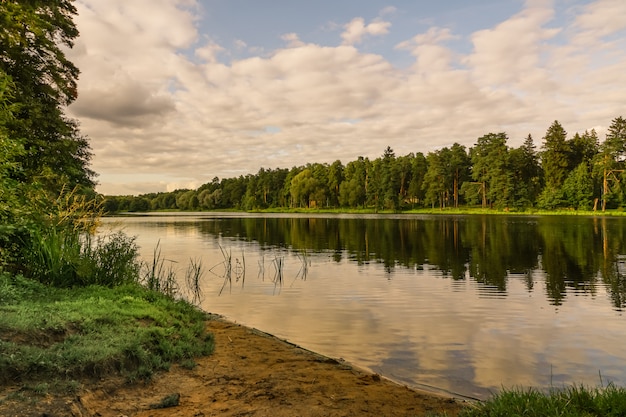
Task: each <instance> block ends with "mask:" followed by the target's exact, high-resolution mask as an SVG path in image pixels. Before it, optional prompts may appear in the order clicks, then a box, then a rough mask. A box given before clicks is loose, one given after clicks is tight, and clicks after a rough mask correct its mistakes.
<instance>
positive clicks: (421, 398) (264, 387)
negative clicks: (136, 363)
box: [0, 317, 467, 417]
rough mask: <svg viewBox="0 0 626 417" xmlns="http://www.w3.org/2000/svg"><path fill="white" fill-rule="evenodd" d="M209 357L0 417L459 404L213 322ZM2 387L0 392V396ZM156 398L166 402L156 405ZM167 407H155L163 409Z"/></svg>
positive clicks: (402, 410)
mask: <svg viewBox="0 0 626 417" xmlns="http://www.w3.org/2000/svg"><path fill="white" fill-rule="evenodd" d="M207 327H208V329H209V331H210V332H212V333H213V334H214V335H215V353H214V354H213V355H211V356H209V357H205V358H200V359H198V360H197V363H198V366H197V367H195V368H194V369H192V370H188V369H182V368H180V367H178V366H175V367H172V369H171V370H170V371H169V372H165V373H162V374H159V375H157V376H155V377H154V378H153V379H152V380H151V381H150V382H149V383H137V384H126V383H125V382H124V381H122V380H118V379H107V380H102V381H99V382H94V383H89V384H85V386H84V388H83V389H82V390H81V393H80V394H79V395H78V396H77V395H69V394H68V395H50V394H49V395H47V396H46V397H44V398H40V399H39V400H38V401H36V402H33V401H28V400H24V399H20V400H5V401H2V402H1V403H0V415H2V416H29V415H32V416H41V415H46V416H74V417H84V416H90V417H91V416H100V417H120V416H143V417H148V416H152V417H157V416H174V417H176V416H179V417H192V416H193V417H200V416H273V417H280V416H423V415H432V414H433V413H436V412H440V413H444V412H445V413H447V415H448V416H456V414H457V413H458V411H459V410H460V409H461V408H462V407H464V406H466V405H467V404H466V403H463V402H462V401H459V400H455V399H452V398H447V397H443V396H439V395H437V394H433V393H428V392H420V391H416V390H412V389H409V388H407V387H405V386H402V385H399V384H396V383H394V382H391V381H389V380H387V379H385V378H382V377H380V376H379V375H376V374H371V373H368V372H365V371H363V370H360V369H358V368H356V367H354V366H351V365H349V364H346V363H343V362H340V361H336V360H334V359H331V358H328V357H325V356H321V355H318V354H316V353H313V352H310V351H308V350H305V349H302V348H300V347H298V346H294V345H293V344H290V343H287V342H285V341H283V340H280V339H278V338H275V337H273V336H271V335H268V334H266V333H263V332H260V331H258V330H254V329H250V328H247V327H244V326H240V325H238V324H235V323H232V322H229V321H227V320H224V319H222V318H219V317H215V318H214V319H212V320H209V321H207ZM9 389H10V387H5V388H1V390H2V391H3V392H0V398H5V397H6V395H7V392H8V390H9ZM164 399H166V400H165V401H164ZM166 405H169V406H168V407H167V408H155V407H158V406H166Z"/></svg>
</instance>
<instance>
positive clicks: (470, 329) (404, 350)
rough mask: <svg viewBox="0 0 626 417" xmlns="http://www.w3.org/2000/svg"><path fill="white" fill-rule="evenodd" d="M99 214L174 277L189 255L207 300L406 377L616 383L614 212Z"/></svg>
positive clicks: (481, 390)
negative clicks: (157, 256)
mask: <svg viewBox="0 0 626 417" xmlns="http://www.w3.org/2000/svg"><path fill="white" fill-rule="evenodd" d="M110 227H116V228H120V227H121V228H123V229H124V230H125V231H126V232H127V233H128V234H130V235H136V236H137V243H138V244H139V245H140V247H141V253H142V257H143V258H144V259H145V260H147V261H151V260H152V258H153V254H154V248H155V247H156V245H157V243H159V245H160V248H161V254H162V257H164V258H166V259H167V260H168V261H167V264H168V265H171V266H172V267H173V268H174V269H176V270H178V271H179V273H180V276H181V277H182V276H184V271H185V269H186V267H187V265H188V264H189V260H190V259H201V260H202V263H203V265H204V268H205V273H204V276H203V278H202V291H203V296H202V301H201V306H202V308H204V309H205V310H207V311H209V312H213V313H218V314H222V315H224V316H226V317H227V318H229V319H231V320H234V321H237V322H239V323H242V324H245V325H248V326H252V327H256V328H259V329H261V330H264V331H266V332H269V333H272V334H274V335H276V336H279V337H281V338H284V339H287V340H289V341H291V342H293V343H296V344H298V345H301V346H303V347H305V348H308V349H311V350H314V351H317V352H320V353H322V354H326V355H329V356H332V357H337V358H343V359H345V360H347V361H349V362H351V363H353V364H355V365H358V366H361V367H364V368H367V369H370V370H372V371H374V372H378V373H380V374H381V375H384V376H387V377H389V378H391V379H394V380H396V381H399V382H402V383H405V384H408V385H411V386H415V387H418V388H432V389H436V390H442V391H448V392H451V393H455V394H459V395H464V396H470V397H477V398H486V397H488V396H489V395H490V394H491V393H493V392H495V391H497V390H499V389H500V388H501V387H503V386H505V387H514V386H515V387H517V386H535V387H544V388H548V387H550V386H557V387H560V386H563V385H567V384H571V383H584V384H588V385H591V386H597V385H599V384H601V383H603V384H606V383H608V382H609V381H612V382H614V383H616V384H618V385H621V386H623V385H626V349H624V346H623V343H624V340H626V318H625V317H624V316H623V310H624V308H625V307H626V266H625V262H626V219H613V218H608V219H602V218H581V217H513V216H511V217H509V216H485V217H481V216H407V215H403V216H385V217H383V216H348V215H341V216H297V215H245V214H215V213H212V214H206V213H203V214H195V215H184V216H181V215H158V216H157V215H150V216H141V217H140V216H137V217H124V218H108V219H106V222H105V225H104V230H106V229H108V228H110ZM229 257H230V262H227V261H226V259H228V258H229ZM227 265H230V279H228V277H229V275H228V274H229V272H228V269H227Z"/></svg>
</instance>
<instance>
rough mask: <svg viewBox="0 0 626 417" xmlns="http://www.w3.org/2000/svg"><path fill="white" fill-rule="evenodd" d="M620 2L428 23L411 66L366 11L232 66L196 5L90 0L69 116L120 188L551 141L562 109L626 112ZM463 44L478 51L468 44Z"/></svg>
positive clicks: (108, 182)
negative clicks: (337, 29) (397, 61)
mask: <svg viewBox="0 0 626 417" xmlns="http://www.w3.org/2000/svg"><path fill="white" fill-rule="evenodd" d="M621 4H622V3H621V1H617V2H611V1H609V0H599V1H596V2H592V3H589V4H585V5H584V6H582V7H581V6H576V7H573V8H571V9H569V10H568V11H567V13H566V14H565V16H566V17H567V19H566V21H565V22H563V23H562V24H560V25H557V24H556V22H557V21H560V20H558V19H555V13H556V12H555V10H554V9H553V8H552V7H551V6H550V4H549V3H545V2H538V3H533V2H528V3H526V4H525V6H524V7H523V9H522V10H520V11H518V12H514V13H512V15H511V17H510V18H508V19H506V20H504V21H502V22H500V23H499V24H497V25H494V26H493V27H489V28H485V29H484V30H480V31H476V32H474V33H472V34H471V36H469V37H468V38H466V39H461V38H460V37H459V36H458V35H457V34H455V33H454V31H453V30H452V29H451V28H447V27H437V26H433V27H430V28H428V27H427V28H423V29H422V30H419V31H417V30H416V31H415V32H413V33H409V34H408V35H407V36H406V38H405V39H406V40H404V41H398V42H396V46H395V51H394V53H395V54H406V56H407V59H411V60H413V62H412V64H413V65H410V66H408V67H403V68H398V67H395V66H394V65H393V64H392V62H391V61H390V59H389V58H387V57H386V56H383V55H380V54H374V53H366V52H364V51H361V50H360V49H359V48H358V45H359V42H362V41H363V40H364V39H366V38H367V37H368V36H379V35H385V34H387V33H388V32H389V30H390V24H389V23H388V22H384V21H382V20H378V21H377V20H374V21H372V22H370V23H369V24H367V25H366V24H365V21H364V20H363V19H362V18H356V19H353V20H352V21H351V22H350V23H349V24H348V25H346V26H345V27H344V29H345V32H344V33H343V40H344V43H343V44H341V45H334V46H333V45H330V46H329V45H319V44H314V43H305V42H302V41H301V40H300V36H299V34H298V33H294V32H291V33H286V34H283V35H282V36H281V39H282V40H283V42H284V46H281V47H279V48H278V49H276V50H274V51H271V52H267V51H264V52H263V53H259V54H254V53H252V52H251V50H250V48H248V51H247V54H248V56H249V57H246V58H245V59H235V58H233V59H231V61H230V62H228V63H225V62H221V61H220V59H218V57H221V56H230V57H232V56H233V54H231V52H233V51H231V50H228V48H226V47H225V46H224V45H219V44H217V43H216V42H215V41H213V40H212V39H219V37H218V36H217V34H211V33H205V34H202V35H199V34H198V31H197V29H196V25H197V21H196V19H197V18H196V16H197V14H198V9H197V8H196V7H195V5H194V4H193V3H192V2H189V1H185V2H184V3H179V2H176V1H174V0H169V1H166V0H159V4H158V7H156V6H154V7H153V6H152V5H153V2H152V1H150V2H148V1H143V2H142V1H140V0H136V2H135V1H133V2H127V1H121V0H111V1H107V2H102V1H98V0H80V1H78V2H77V7H78V9H79V16H78V18H77V24H78V27H79V30H80V31H81V37H80V38H79V40H78V42H77V43H76V47H75V48H74V49H73V50H72V51H70V53H69V56H70V59H72V61H74V62H75V63H76V65H77V66H78V67H79V68H80V69H81V71H82V73H81V77H80V80H79V99H78V100H77V101H76V103H75V104H73V105H72V106H70V108H69V112H70V115H72V116H74V117H77V118H79V121H80V123H81V130H82V132H83V133H84V134H85V135H87V136H88V137H89V138H90V139H91V145H92V148H93V151H94V158H93V169H94V170H95V171H96V172H98V173H99V174H100V176H99V180H100V181H101V182H102V184H101V186H100V187H99V190H100V191H101V192H106V193H111V194H114V193H117V191H116V190H118V189H122V188H123V189H125V190H130V189H132V190H140V189H143V190H145V191H146V192H148V191H158V190H165V189H168V188H169V189H172V187H174V188H176V187H178V186H180V185H181V184H202V183H205V182H208V181H210V180H211V179H212V178H213V177H215V176H218V177H220V178H225V177H232V176H239V175H246V174H248V173H254V172H257V171H258V169H259V168H261V167H264V168H276V167H287V168H288V167H292V166H294V165H302V164H306V163H308V162H332V161H334V160H336V159H340V160H342V161H343V162H344V163H347V162H349V161H351V160H354V159H356V158H357V157H358V156H367V157H371V158H375V157H378V156H380V155H381V154H382V152H383V151H384V149H385V148H386V146H391V147H392V148H393V149H394V150H395V152H396V154H397V155H403V154H406V153H409V152H424V153H427V152H429V151H431V150H434V149H437V148H440V147H442V146H449V145H451V144H452V143H454V142H459V143H462V144H464V145H465V146H467V147H470V146H472V145H473V144H474V143H475V141H476V139H477V138H478V137H480V136H482V135H484V134H485V133H489V132H499V131H503V130H504V131H506V132H507V133H508V134H509V137H510V138H511V145H512V146H516V145H519V144H520V143H521V141H522V140H523V139H524V138H525V137H526V136H527V135H528V133H532V135H533V137H535V138H536V139H535V140H536V145H538V146H540V138H541V137H542V136H543V135H544V134H545V131H546V130H547V128H548V127H549V125H550V124H551V123H552V121H554V120H555V119H557V120H559V121H560V122H561V123H562V124H563V126H564V127H565V128H566V130H567V131H568V132H570V134H573V133H575V132H576V131H584V130H585V129H588V128H591V127H597V126H598V125H599V124H600V125H602V124H603V123H604V124H607V125H608V124H609V123H610V121H611V120H612V119H613V118H614V117H617V116H619V115H620V111H623V98H624V97H626V85H625V84H624V83H623V81H622V79H623V68H625V67H626V57H625V54H624V53H623V51H624V50H625V49H626V45H624V40H625V36H624V34H623V27H624V26H623V24H622V23H620V22H619V21H617V20H615V19H612V18H610V16H608V15H606V13H607V12H605V11H604V10H605V8H607V10H610V11H611V13H619V12H621V10H622V9H621V7H623V6H621ZM625 4H626V3H625ZM603 18H607V19H608V20H607V22H608V23H607V26H608V27H610V28H611V29H610V30H609V29H607V28H605V27H604V26H603V25H602V23H601V22H602V19H603ZM164 22H167V24H165V23H164ZM459 42H468V44H469V46H470V48H468V49H465V50H459V49H454V47H455V46H456V44H458V43H459ZM589 42H595V43H596V44H597V47H595V48H590V47H589V45H590V43H589ZM231 46H232V47H234V45H232V44H231ZM598 57H601V58H602V59H598ZM346 121H350V122H346ZM268 126H271V127H272V128H271V129H268ZM600 127H602V126H600ZM122 178H126V181H127V184H126V185H124V186H122V185H121V184H122V182H123V180H122ZM141 184H143V185H141ZM142 187H143V188H142Z"/></svg>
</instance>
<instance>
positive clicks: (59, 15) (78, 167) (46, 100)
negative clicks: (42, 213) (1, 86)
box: [0, 0, 94, 196]
mask: <svg viewBox="0 0 626 417" xmlns="http://www.w3.org/2000/svg"><path fill="white" fill-rule="evenodd" d="M75 14H76V8H75V7H74V5H73V4H72V1H70V0H63V1H55V2H49V1H41V0H32V1H15V0H7V1H3V2H0V19H1V23H0V78H4V77H9V79H10V80H11V81H12V84H11V95H10V99H9V102H10V104H12V105H14V106H15V111H14V114H13V116H14V117H13V118H12V119H11V120H8V121H5V125H4V126H5V128H6V131H7V133H8V135H9V137H10V138H11V140H14V141H15V140H19V141H20V142H21V144H22V146H23V148H24V153H23V154H22V155H21V156H19V157H16V158H15V162H17V163H20V164H21V167H22V169H21V172H20V174H19V175H16V176H14V178H15V179H17V180H18V181H20V182H26V183H37V184H39V185H40V186H41V187H42V189H43V191H45V192H49V193H51V195H53V196H54V195H57V194H58V193H59V192H60V191H61V189H62V188H63V187H69V188H74V187H75V186H82V187H86V188H92V187H93V186H94V182H93V177H94V173H93V172H92V171H91V170H90V169H89V168H88V163H89V161H90V159H91V152H90V149H89V145H88V142H87V140H86V139H85V138H84V137H82V136H81V135H80V133H79V131H78V126H77V124H76V122H74V121H72V120H69V119H67V118H66V117H65V116H64V114H63V109H64V108H65V106H67V105H69V104H70V103H71V102H72V101H74V100H75V98H76V80H77V78H78V69H77V68H76V67H75V66H74V64H72V63H71V62H70V61H69V60H68V59H67V58H66V57H65V54H64V52H63V48H66V47H72V45H73V40H74V39H75V38H76V37H77V36H78V31H77V30H76V26H75V25H74V22H73V21H72V18H73V16H74V15H75Z"/></svg>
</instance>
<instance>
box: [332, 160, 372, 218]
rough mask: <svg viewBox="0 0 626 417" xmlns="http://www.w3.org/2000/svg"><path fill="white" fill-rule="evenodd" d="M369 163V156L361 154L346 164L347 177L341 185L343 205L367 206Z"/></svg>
mask: <svg viewBox="0 0 626 417" xmlns="http://www.w3.org/2000/svg"><path fill="white" fill-rule="evenodd" d="M369 164H370V162H369V160H368V159H367V158H363V157H362V156H359V157H358V159H357V160H356V161H351V162H349V163H348V164H347V165H346V168H345V170H344V175H345V179H344V181H343V182H342V183H341V184H340V185H339V204H340V205H341V206H342V207H363V206H365V199H366V192H367V171H368V166H369Z"/></svg>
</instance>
